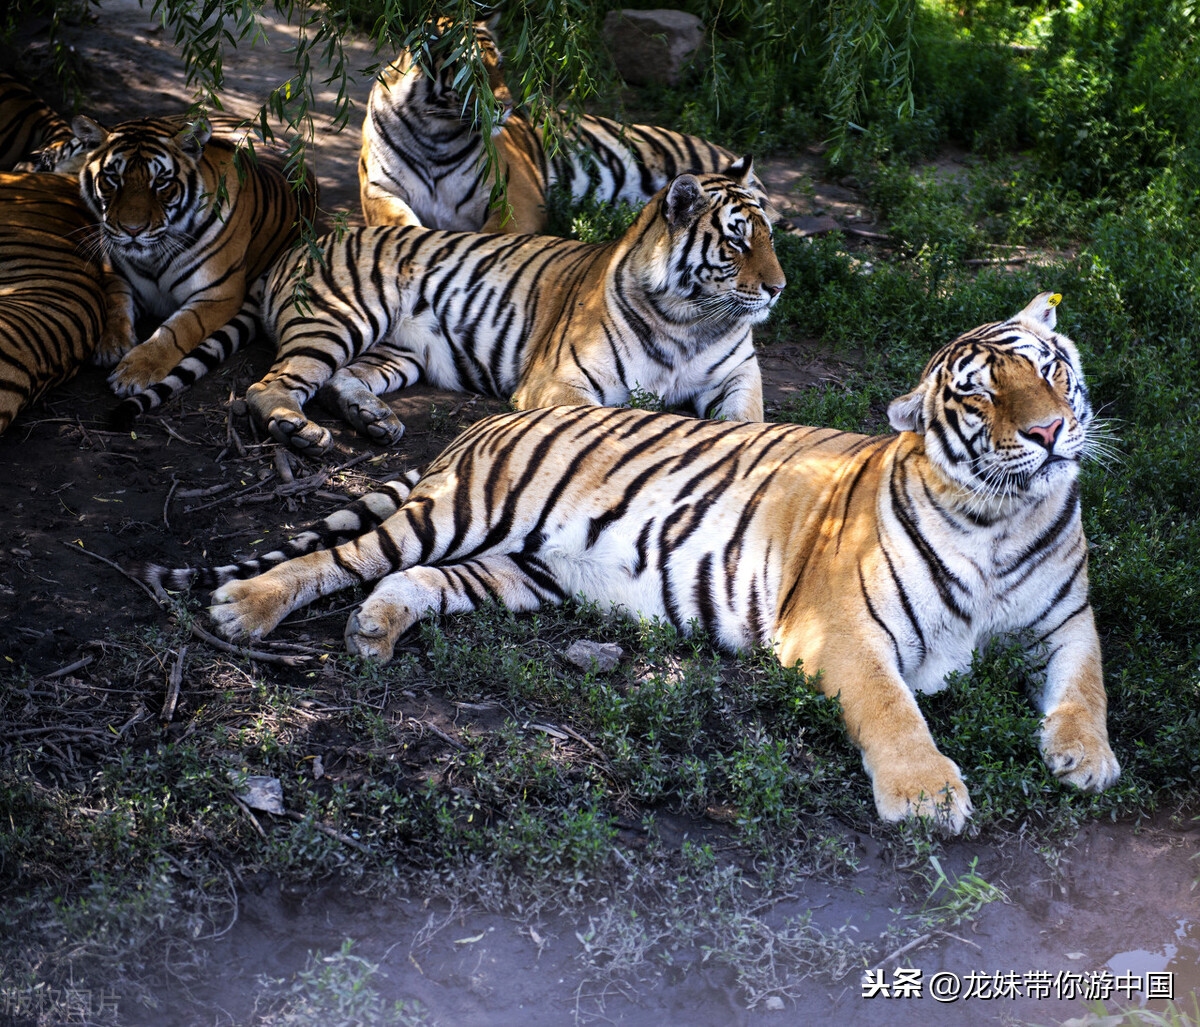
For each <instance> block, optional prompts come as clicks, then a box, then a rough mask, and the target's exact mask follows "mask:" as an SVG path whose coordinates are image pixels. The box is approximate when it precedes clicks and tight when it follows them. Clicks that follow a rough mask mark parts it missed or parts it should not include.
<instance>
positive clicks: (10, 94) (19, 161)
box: [0, 72, 71, 171]
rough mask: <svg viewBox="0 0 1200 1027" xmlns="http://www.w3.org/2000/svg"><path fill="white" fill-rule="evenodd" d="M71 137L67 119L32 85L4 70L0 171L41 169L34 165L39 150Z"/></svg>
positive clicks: (0, 102)
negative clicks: (29, 85)
mask: <svg viewBox="0 0 1200 1027" xmlns="http://www.w3.org/2000/svg"><path fill="white" fill-rule="evenodd" d="M70 138H71V126H70V125H69V124H67V122H66V119H64V118H63V117H62V116H61V115H60V114H59V113H58V112H57V111H56V110H54V108H52V107H51V106H50V105H49V104H48V103H46V102H45V101H44V100H43V99H42V98H41V97H40V96H38V95H37V94H36V93H35V92H33V90H31V89H30V88H29V87H28V86H26V85H24V84H22V83H21V82H18V81H17V80H16V79H15V78H13V76H12V75H9V74H7V73H6V72H0V171H12V170H27V171H33V170H40V169H36V168H35V167H34V166H33V164H34V162H36V155H37V151H39V150H41V149H42V148H43V147H46V146H51V145H54V144H56V143H62V142H65V141H66V140H68V139H70ZM26 165H28V166H26Z"/></svg>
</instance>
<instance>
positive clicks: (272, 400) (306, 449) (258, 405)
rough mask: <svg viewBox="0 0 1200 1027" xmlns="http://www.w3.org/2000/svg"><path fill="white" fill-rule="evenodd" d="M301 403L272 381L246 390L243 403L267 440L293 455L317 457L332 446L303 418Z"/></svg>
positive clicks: (330, 438) (322, 430)
mask: <svg viewBox="0 0 1200 1027" xmlns="http://www.w3.org/2000/svg"><path fill="white" fill-rule="evenodd" d="M302 402H303V400H302V399H300V398H297V397H296V396H293V395H292V393H290V392H289V391H288V390H287V389H284V388H283V387H282V386H280V385H279V384H278V383H276V382H269V383H264V382H255V383H254V384H253V385H251V386H250V388H248V389H247V390H246V404H247V405H248V406H249V407H250V410H251V412H252V413H253V415H254V417H255V418H256V419H257V421H258V423H259V424H261V425H262V426H263V427H264V428H266V430H267V431H268V432H269V433H270V435H271V438H273V439H274V440H275V441H276V442H282V443H283V444H284V445H285V446H290V447H291V448H292V449H294V450H296V452H297V453H304V454H305V455H307V456H320V455H321V454H322V453H324V452H325V450H327V449H328V448H329V447H330V446H331V445H332V444H333V436H332V435H330V434H329V432H328V431H327V430H326V429H325V428H322V427H321V426H320V425H319V424H317V423H316V422H315V421H310V420H309V419H308V418H307V417H305V416H304V411H303V410H302V409H301V406H300V405H301V403H302Z"/></svg>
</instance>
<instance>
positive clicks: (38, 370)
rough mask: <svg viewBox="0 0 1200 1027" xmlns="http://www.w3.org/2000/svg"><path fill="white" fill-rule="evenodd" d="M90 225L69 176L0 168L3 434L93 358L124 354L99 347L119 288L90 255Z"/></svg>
mask: <svg viewBox="0 0 1200 1027" xmlns="http://www.w3.org/2000/svg"><path fill="white" fill-rule="evenodd" d="M92 226H93V220H92V217H91V214H90V213H89V211H88V209H87V207H85V206H84V204H83V201H82V200H81V199H80V198H79V188H78V186H77V185H76V184H75V182H74V181H73V180H72V179H70V178H67V177H65V176H60V175H46V174H40V173H34V172H24V173H7V172H0V432H3V431H4V430H5V429H6V428H7V427H8V426H9V424H10V423H11V422H12V420H13V418H14V417H15V416H16V415H17V413H18V411H20V410H21V408H22V407H24V406H25V405H26V404H28V403H30V402H31V401H32V400H34V399H35V398H37V397H38V396H39V395H40V394H41V393H42V392H43V391H44V390H45V389H47V388H49V387H50V386H52V385H57V384H59V383H61V382H63V381H66V379H68V378H69V377H71V375H73V374H74V373H75V371H76V370H78V368H79V366H80V365H81V364H82V363H83V362H84V361H85V360H87V359H88V358H89V357H92V358H93V359H97V360H98V361H99V362H102V363H103V362H108V363H112V362H113V361H114V360H115V359H116V357H117V356H119V355H120V353H119V352H117V351H114V352H112V353H104V352H100V353H97V347H98V346H101V345H102V344H104V343H103V340H106V339H107V340H109V342H110V344H111V343H112V340H113V339H114V338H116V336H106V335H105V325H106V311H107V310H108V307H109V305H110V302H111V295H110V289H111V288H114V287H115V288H117V290H118V293H119V292H120V290H119V283H116V284H115V286H114V285H113V283H110V282H109V281H108V279H106V276H105V272H104V268H103V267H102V265H101V264H100V263H99V262H98V261H97V260H94V259H92V258H91V257H89V256H88V248H87V246H86V245H85V243H86V240H87V238H88V233H89V232H90V231H91V230H92ZM119 306H120V297H119V296H118V301H117V307H118V310H119ZM116 317H117V315H114V319H116ZM115 344H117V345H119V342H117V343H115Z"/></svg>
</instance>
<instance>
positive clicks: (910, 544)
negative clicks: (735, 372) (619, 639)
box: [142, 293, 1120, 832]
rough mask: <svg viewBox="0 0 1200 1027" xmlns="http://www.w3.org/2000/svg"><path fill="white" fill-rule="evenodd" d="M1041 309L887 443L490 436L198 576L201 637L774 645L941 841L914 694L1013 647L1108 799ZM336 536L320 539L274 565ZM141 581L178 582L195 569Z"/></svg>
mask: <svg viewBox="0 0 1200 1027" xmlns="http://www.w3.org/2000/svg"><path fill="white" fill-rule="evenodd" d="M1058 300H1059V297H1058V296H1057V295H1056V294H1052V293H1042V294H1041V295H1039V296H1037V297H1036V298H1035V299H1034V300H1033V301H1032V302H1031V303H1030V304H1029V305H1028V306H1027V307H1025V308H1024V309H1023V310H1022V311H1020V312H1019V313H1018V314H1016V315H1015V316H1014V317H1012V318H1010V319H1009V320H1007V321H1002V322H997V323H992V324H986V325H982V326H981V327H979V328H976V329H974V330H972V331H969V332H966V333H965V334H964V335H962V336H960V337H958V338H957V339H955V340H953V341H952V342H950V343H948V344H946V345H944V346H943V347H942V348H941V349H939V350H938V351H937V352H936V353H935V354H934V355H933V357H932V358H931V359H930V360H929V362H928V364H927V365H926V367H925V370H924V372H923V374H922V377H921V380H920V382H919V383H918V385H917V387H916V388H915V389H913V391H911V392H909V393H907V394H906V395H903V396H900V397H899V398H897V399H895V400H893V401H892V403H891V404H890V406H889V408H888V417H889V420H890V422H891V425H892V427H893V428H895V429H896V431H897V432H898V434H895V435H891V436H883V437H871V436H865V435H857V434H851V433H846V432H839V431H834V430H831V429H822V428H806V427H798V426H795V425H785V424H733V423H723V422H714V421H701V420H694V419H687V418H681V417H677V416H675V415H672V414H664V413H652V412H647V411H642V410H630V409H624V410H621V409H605V408H597V407H557V408H550V409H539V410H530V411H524V412H518V413H510V414H501V415H497V416H493V417H490V418H487V419H485V420H483V421H480V422H478V423H477V424H475V425H474V426H472V427H471V428H469V429H468V430H467V431H466V432H465V433H463V434H462V435H461V436H460V437H459V438H458V439H456V440H455V441H454V442H452V443H451V444H450V445H449V447H447V449H446V450H445V451H444V452H443V453H442V454H441V455H440V456H438V457H437V458H436V459H435V460H434V461H433V462H432V463H431V464H430V465H429V466H428V467H427V468H426V469H425V470H424V472H423V473H422V474H421V475H420V476H419V478H418V480H416V481H415V483H413V482H412V481H411V480H406V481H398V482H394V483H392V485H391V486H389V489H390V491H389V492H388V493H386V494H380V495H378V496H376V497H374V498H373V501H372V502H367V501H365V500H364V501H363V508H364V509H365V508H369V513H370V515H371V518H372V519H375V518H379V517H385V518H386V519H385V520H383V521H382V523H379V524H378V526H377V527H375V528H374V530H371V531H369V532H368V533H366V534H363V535H361V536H359V537H356V538H353V539H352V540H351V541H347V542H344V543H343V544H341V545H338V546H336V548H333V549H324V550H319V551H314V552H309V553H307V555H301V556H298V557H297V558H295V559H288V560H286V562H281V563H280V562H276V561H277V560H279V559H281V558H283V557H284V556H285V555H287V554H284V553H282V552H279V553H276V554H274V558H273V559H271V560H267V561H264V562H254V561H251V562H249V563H247V564H246V565H245V566H244V567H243V568H240V569H239V566H238V565H231V566H229V567H225V568H222V569H221V570H220V572H219V573H216V574H213V573H211V572H210V573H208V574H207V575H205V576H204V580H206V581H209V582H212V581H214V580H221V579H225V583H224V584H222V585H221V586H220V587H219V588H218V589H217V590H216V591H215V592H214V593H213V597H212V602H213V605H212V607H211V616H212V619H213V621H214V623H215V625H216V627H217V630H218V631H219V632H220V633H221V634H222V635H224V636H225V637H226V638H230V639H257V638H261V637H262V636H263V635H265V634H267V633H268V632H270V631H271V630H272V629H274V628H275V626H276V625H277V624H278V623H279V622H280V621H281V620H282V619H283V618H284V617H286V616H287V615H288V614H289V613H291V612H292V611H293V610H296V609H298V608H300V607H302V606H304V605H306V604H307V603H310V602H312V601H313V600H314V599H316V598H317V597H318V596H323V595H329V594H331V593H334V592H337V591H339V590H341V589H344V588H347V587H350V586H354V585H360V584H362V583H364V582H370V581H379V584H378V585H376V586H375V589H374V591H373V592H372V594H371V595H370V596H369V597H368V598H367V599H366V601H365V602H363V603H362V605H361V606H360V607H359V608H358V610H357V611H356V612H355V613H354V614H353V615H352V616H351V617H350V619H349V623H348V624H347V626H346V644H347V647H348V648H349V650H350V652H351V653H355V654H358V655H361V656H365V657H370V658H373V659H377V660H387V659H389V658H390V657H391V655H392V652H393V647H394V646H395V643H396V640H397V639H398V638H399V637H400V635H402V634H403V633H404V632H405V631H406V630H408V629H409V628H410V627H412V626H413V625H414V624H415V623H417V622H418V621H420V620H421V619H422V618H425V617H429V616H433V615H439V614H453V613H459V612H463V611H468V610H473V609H476V608H478V607H479V606H480V604H482V603H484V602H486V601H489V600H495V601H499V602H500V603H502V604H503V605H505V606H506V607H508V608H509V609H511V610H514V611H518V612H519V611H530V610H536V609H537V608H539V607H540V606H542V605H544V604H558V603H561V602H563V601H564V600H565V599H567V598H568V597H572V596H579V595H582V596H583V597H585V598H586V599H588V600H591V601H594V602H597V603H600V604H611V605H612V607H613V609H614V610H615V611H617V612H619V613H621V614H623V615H625V616H629V617H661V618H664V619H666V620H668V621H670V622H671V623H672V624H673V625H675V626H676V627H677V628H679V629H680V630H681V631H683V632H688V631H689V630H690V629H691V627H692V626H693V625H695V624H698V625H699V626H700V627H702V628H703V629H704V630H705V631H706V632H707V633H708V634H709V635H710V636H711V637H712V638H713V639H715V640H716V641H717V642H718V643H719V644H721V645H722V646H724V647H726V648H730V649H736V648H742V647H747V646H755V645H770V646H772V647H773V648H774V650H775V652H776V653H777V655H778V657H779V659H780V660H781V661H782V662H783V663H784V665H786V666H791V665H793V664H795V663H796V662H797V661H802V663H803V666H804V668H805V669H806V670H807V671H808V672H809V673H816V672H818V671H819V672H820V678H819V680H820V684H821V687H822V689H823V690H824V691H825V693H826V694H828V695H830V696H838V697H840V700H841V706H842V711H843V716H844V718H845V723H846V726H847V728H848V731H849V734H850V737H851V738H852V739H853V740H854V741H855V743H856V744H857V745H858V746H859V747H860V748H861V750H862V756H863V764H864V767H865V768H866V770H867V773H868V774H869V775H870V778H871V781H872V784H873V788H874V795H875V804H876V807H877V809H878V811H879V815H880V816H881V817H882V818H883V819H884V820H887V821H896V820H901V819H903V818H905V817H911V816H919V817H929V818H933V819H935V820H936V821H937V822H939V823H940V824H941V825H943V826H944V827H945V828H947V829H948V830H951V831H955V832H957V831H960V830H961V829H962V828H963V827H964V825H965V823H966V821H967V818H968V817H969V816H970V814H971V812H972V806H971V801H970V798H969V796H968V793H967V788H966V785H965V784H964V783H963V780H962V776H961V774H960V772H959V768H958V767H957V766H956V765H955V764H954V763H953V762H952V761H951V760H950V759H948V758H947V757H946V756H944V755H943V754H942V753H940V752H939V751H938V749H937V746H936V744H935V743H934V740H933V738H932V735H931V733H930V731H929V728H928V726H927V725H926V723H925V721H924V718H923V717H922V715H921V712H920V710H919V708H918V706H917V704H916V702H915V699H914V696H913V693H914V692H915V691H931V690H937V689H939V688H941V687H942V686H943V683H944V680H945V677H946V675H947V673H949V672H951V671H955V670H963V669H965V668H966V667H967V666H968V665H969V663H970V659H971V653H972V651H973V650H974V649H976V648H977V647H979V646H981V645H982V644H984V643H985V642H986V641H987V640H988V639H989V638H991V637H993V636H995V635H998V634H1001V633H1008V632H1020V633H1023V634H1024V635H1027V636H1028V637H1030V638H1031V639H1032V642H1031V651H1033V652H1034V654H1035V655H1038V656H1039V658H1044V660H1045V683H1044V686H1043V688H1042V690H1041V694H1040V696H1039V698H1038V703H1039V706H1040V710H1041V713H1042V715H1043V719H1042V722H1041V730H1040V744H1041V750H1042V754H1043V757H1044V759H1045V762H1046V765H1047V767H1048V768H1049V770H1050V771H1051V772H1052V773H1053V774H1054V775H1055V776H1056V777H1058V778H1059V779H1060V780H1062V781H1064V782H1066V783H1068V784H1071V785H1074V786H1075V787H1077V788H1080V789H1083V790H1085V791H1100V790H1103V789H1105V788H1107V787H1108V786H1110V785H1111V784H1113V782H1115V781H1116V779H1117V777H1118V775H1119V773H1120V767H1119V766H1118V763H1117V760H1116V758H1115V756H1114V755H1113V752H1112V750H1111V748H1110V747H1109V743H1108V731H1107V725H1106V708H1107V703H1106V698H1105V692H1104V684H1103V678H1102V674H1101V658H1100V644H1099V638H1098V636H1097V633H1096V628H1095V623H1094V619H1093V615H1092V609H1091V606H1090V604H1089V602H1088V575H1087V560H1088V556H1087V541H1086V539H1085V537H1084V533H1083V528H1082V523H1081V514H1080V502H1079V483H1078V476H1079V467H1080V463H1081V460H1082V459H1083V458H1084V457H1086V456H1089V455H1091V454H1093V453H1094V452H1096V451H1097V448H1098V446H1099V443H1098V442H1097V437H1096V431H1097V426H1096V423H1095V420H1094V416H1093V412H1092V408H1091V404H1090V401H1089V398H1088V393H1087V390H1086V387H1085V385H1084V381H1083V374H1082V370H1081V367H1080V362H1079V354H1078V351H1077V349H1076V347H1075V345H1074V343H1073V342H1072V341H1071V340H1070V339H1068V338H1067V337H1066V336H1063V335H1060V334H1058V333H1057V332H1055V330H1054V326H1055V323H1056V317H1055V305H1056V304H1057V302H1058ZM396 504H399V506H398V507H397V505H396ZM389 509H390V510H393V511H394V512H393V513H392V514H391V516H388V511H389ZM350 519H351V520H352V519H353V518H350ZM351 530H352V528H348V525H347V523H346V518H345V517H343V520H342V521H341V522H340V523H336V524H335V523H334V521H333V519H331V520H330V521H328V522H326V524H325V525H324V526H322V527H321V528H320V530H317V531H314V532H311V533H309V535H308V536H306V539H307V541H305V542H304V543H303V544H301V545H298V546H296V547H294V548H293V549H292V551H291V552H292V554H296V553H298V552H299V551H300V550H301V549H304V548H307V547H309V546H310V545H315V544H320V542H321V540H322V539H323V538H331V537H346V536H347V535H348V534H349V533H350V531H351ZM271 563H275V565H274V566H271V568H270V569H269V570H266V571H265V573H258V572H259V571H261V570H262V568H263V567H264V566H265V565H269V564H271ZM242 573H247V574H257V576H255V577H251V578H249V579H248V580H245V579H241V578H239V575H240V574H242ZM142 574H143V576H144V577H145V578H146V579H147V580H152V581H157V582H165V583H168V584H172V585H183V584H186V583H187V582H188V581H189V580H191V578H192V577H194V576H195V575H196V572H194V571H174V572H172V571H165V570H163V569H162V568H158V567H148V568H142ZM379 579H382V580H379Z"/></svg>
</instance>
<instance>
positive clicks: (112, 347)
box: [92, 317, 138, 367]
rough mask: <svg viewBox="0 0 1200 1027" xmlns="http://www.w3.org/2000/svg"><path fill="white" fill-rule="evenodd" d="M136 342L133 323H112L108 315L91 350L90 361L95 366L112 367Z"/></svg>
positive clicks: (130, 350)
mask: <svg viewBox="0 0 1200 1027" xmlns="http://www.w3.org/2000/svg"><path fill="white" fill-rule="evenodd" d="M137 344H138V341H137V335H136V334H134V331H133V325H132V324H129V323H128V322H127V323H125V324H124V325H119V324H118V325H114V324H113V321H112V318H111V317H110V318H109V320H108V324H107V325H106V326H105V328H104V331H103V332H101V333H100V341H99V342H98V343H96V348H95V349H94V350H92V363H93V364H95V365H96V366H97V367H112V366H113V365H114V364H115V363H117V361H118V360H120V359H121V358H122V357H123V356H125V354H127V353H130V352H132V350H133V349H134V347H135V346H137Z"/></svg>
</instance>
